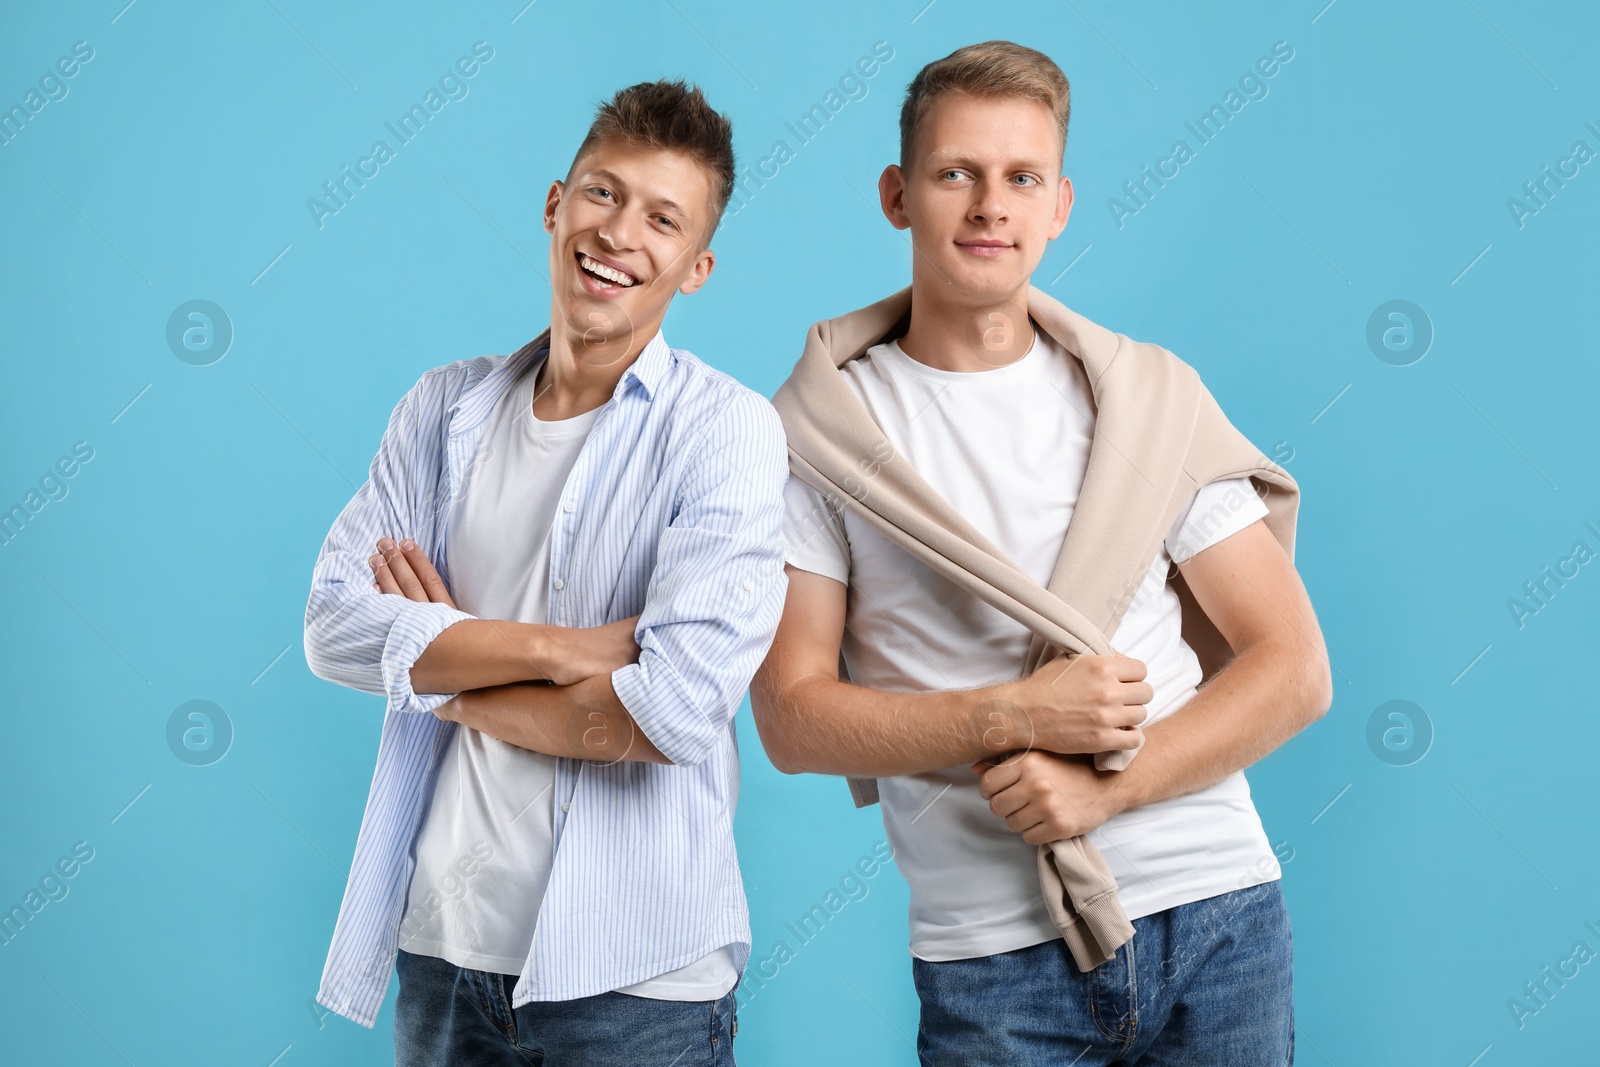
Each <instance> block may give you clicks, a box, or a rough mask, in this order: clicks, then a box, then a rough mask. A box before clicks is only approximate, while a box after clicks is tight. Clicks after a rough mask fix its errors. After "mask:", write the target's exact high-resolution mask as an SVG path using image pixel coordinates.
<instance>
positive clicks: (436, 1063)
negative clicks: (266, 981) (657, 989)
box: [394, 949, 739, 1067]
mask: <svg viewBox="0 0 1600 1067" xmlns="http://www.w3.org/2000/svg"><path fill="white" fill-rule="evenodd" d="M397 969H398V970H399V972H400V998H399V1000H398V1001H397V1002H396V1004H395V1009H394V1062H395V1064H396V1067H444V1065H446V1064H449V1065H456V1064H463V1065H468V1067H495V1065H498V1064H507V1065H515V1067H527V1065H528V1064H543V1065H544V1067H652V1065H659V1067H669V1065H670V1067H733V1035H734V1033H735V1032H736V1031H737V1030H738V1028H739V1023H738V1021H737V1020H736V1019H735V1018H734V990H732V989H730V990H729V991H728V993H727V995H726V996H724V997H722V998H721V999H720V1000H700V1001H678V1000H651V999H649V998H646V997H635V996H631V995H629V994H627V993H600V994H598V995H596V996H592V997H580V998H578V999H577V1000H559V1001H538V1000H536V1001H533V1002H532V1003H529V1004H524V1005H523V1006H522V1007H520V1008H512V1007H511V991H512V989H513V988H515V987H516V984H517V976H516V975H514V974H491V973H489V972H487V971H472V970H467V969H465V968H461V967H457V966H456V965H455V964H453V963H451V962H450V961H449V960H442V959H438V958H436V957H434V956H419V955H416V954H414V953H410V952H407V951H405V950H404V949H401V950H400V955H399V961H398V963H397ZM736 988H737V987H735V989H736Z"/></svg>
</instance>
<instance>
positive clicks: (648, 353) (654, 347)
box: [612, 329, 672, 400]
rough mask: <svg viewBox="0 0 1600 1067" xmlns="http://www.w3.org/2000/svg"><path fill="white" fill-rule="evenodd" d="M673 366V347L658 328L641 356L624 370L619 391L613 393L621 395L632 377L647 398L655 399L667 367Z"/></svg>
mask: <svg viewBox="0 0 1600 1067" xmlns="http://www.w3.org/2000/svg"><path fill="white" fill-rule="evenodd" d="M671 366H672V349H671V347H670V346H668V344H667V339H666V337H665V336H664V335H663V334H662V332H661V331H660V329H657V330H656V333H655V336H654V337H652V338H650V341H649V343H648V344H646V345H645V346H644V350H643V351H641V352H640V353H639V358H638V359H635V360H634V361H633V364H632V365H631V366H630V367H629V368H628V369H627V370H626V371H624V372H623V374H622V380H621V381H619V382H618V383H617V392H616V393H613V394H612V395H613V396H617V395H620V394H621V392H622V390H623V389H624V388H626V387H627V384H628V380H629V379H630V378H631V379H632V380H633V381H636V382H638V383H639V385H640V387H641V388H643V389H644V395H645V399H647V400H654V399H655V395H656V389H657V388H659V387H660V385H661V379H662V378H664V377H665V376H666V373H667V368H669V367H671Z"/></svg>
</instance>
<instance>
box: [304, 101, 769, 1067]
mask: <svg viewBox="0 0 1600 1067" xmlns="http://www.w3.org/2000/svg"><path fill="white" fill-rule="evenodd" d="M733 179H734V157H733V147H732V140H731V133H730V129H729V124H728V122H727V119H726V118H725V117H723V116H721V115H719V114H717V113H716V112H715V111H713V110H712V109H711V108H710V106H709V105H708V104H707V103H706V101H705V99H704V98H703V97H702V96H701V94H700V91H699V90H698V89H689V88H687V87H685V86H684V85H683V84H682V83H681V82H655V83H643V84H640V85H635V86H632V87H631V88H628V89H624V90H622V91H621V92H619V93H618V94H616V96H615V97H614V98H613V99H612V100H611V101H609V102H607V103H606V104H604V105H602V107H601V108H600V110H599V113H598V115H597V117H596V119H595V121H594V124H593V125H592V127H591V128H590V131H589V134H588V136H587V137H586V138H585V140H584V141H583V144H582V145H581V146H580V148H579V149H578V152H577V155H576V157H575V159H574V160H573V163H572V166H571V168H570V169H569V171H568V174H567V177H566V179H565V180H564V181H556V182H554V183H553V184H552V185H551V186H550V189H549V193H548V195H547V198H546V202H545V208H544V225H545V229H546V231H547V232H549V233H550V234H551V243H550V279H551V289H552V302H551V317H550V322H551V328H550V330H549V331H547V332H546V333H545V334H544V335H541V336H540V337H539V338H537V339H535V340H534V341H532V342H530V343H529V344H528V345H526V346H524V347H523V348H522V349H520V350H519V351H517V352H516V353H514V354H512V355H511V356H508V357H483V358H479V359H471V360H464V361H461V362H458V363H452V364H450V365H449V366H446V367H441V368H439V369H437V370H433V371H429V372H428V373H427V374H425V375H423V377H422V380H421V381H420V382H419V383H418V384H417V386H416V387H415V388H414V389H412V390H411V392H410V393H408V394H407V395H406V397H405V398H404V399H403V400H402V401H401V402H400V404H399V406H398V407H397V408H396V409H395V411H394V414H393V416H392V417H391V419H390V422H389V428H388V431H387V432H386V433H385V434H384V438H383V443H382V446H381V448H380V450H379V453H378V456H377V458H376V459H375V460H374V461H373V464H372V471H371V478H370V480H369V481H368V482H367V483H366V484H365V485H363V486H362V487H361V489H360V491H359V492H358V493H357V494H356V496H355V498H354V499H353V500H352V501H351V502H350V503H349V505H348V506H347V507H346V508H345V509H344V511H343V512H342V513H341V514H340V516H339V518H338V520H337V521H336V522H335V524H334V526H333V529H332V531H331V532H330V533H329V535H328V538H327V541H326V542H325V543H324V544H323V547H322V552H321V554H320V556H319V557H318V560H317V565H316V571H315V574H314V577H313V580H312V590H311V598H310V602H309V604H308V606H307V611H306V654H307V659H308V661H309V662H310V664H311V667H312V670H313V671H315V672H316V674H317V675H318V676H319V677H322V678H325V679H328V680H329V681H334V682H338V683H340V684H343V685H348V686H352V687H354V688H357V689H360V690H362V691H364V692H370V693H376V694H382V695H385V696H387V698H388V710H387V713H386V715H385V718H384V726H383V734H382V739H381V742H380V747H379V753H378V766H377V771H376V773H375V775H374V777H373V782H372V791H371V794H370V797H369V799H368V802H367V810H366V815H365V817H364V819H363V820H362V826H361V833H360V837H359V838H358V840H357V842H356V853H355V859H354V862H353V864H352V867H351V874H350V881H349V884H348V885H347V887H346V890H345V898H344V904H343V906H342V908H341V909H340V914H339V922H338V925H337V928H336V929H335V932H334V939H333V944H332V947H331V948H330V950H329V953H328V961H327V966H326V969H325V971H324V974H323V980H322V986H321V990H320V991H319V993H318V997H317V999H318V1001H319V1002H320V1003H321V1004H323V1005H325V1006H326V1007H328V1008H329V1009H331V1010H333V1011H336V1012H338V1013H340V1014H342V1015H345V1016H347V1017H349V1018H351V1019H353V1020H355V1021H356V1022H359V1023H361V1024H362V1025H365V1026H371V1025H373V1022H374V1020H375V1018H376V1015H377V1012H378V1009H379V1006H380V1004H381V1003H382V1000H383V997H384V993H385V991H386V989H387V987H388V983H389V975H390V968H391V965H392V963H393V961H394V960H395V957H396V953H397V949H398V958H399V973H400V995H399V1001H398V1003H397V1006H396V1009H395V1051H396V1061H397V1062H398V1063H400V1064H407V1065H412V1064H416V1065H421V1064H429V1065H433V1064H457V1063H459V1064H472V1065H474V1067H478V1065H483V1064H526V1063H530V1062H538V1063H544V1064H547V1065H549V1067H576V1065H596V1067H612V1065H615V1067H623V1065H627V1067H637V1065H641V1064H643V1065H651V1064H655V1065H660V1067H668V1065H669V1064H670V1065H673V1067H690V1065H708V1067H709V1065H724V1064H732V1063H733V1050H732V1044H733V1034H734V1031H735V1029H736V1027H737V1022H736V1020H735V1018H734V1007H735V1004H734V992H733V991H734V988H735V986H736V984H737V982H738V980H739V977H740V975H741V973H742V972H743V969H744V966H745V963H746V961H747V960H748V957H749V951H750V930H749V917H748V911H747V905H746V902H745V898H744V891H743V886H742V884H741V880H740V875H739V868H738V861H737V859H736V853H735V848H734V841H733V830H732V822H733V810H734V802H735V799H736V797H737V790H738V774H739V761H738V750H737V747H736V745H735V741H734V733H733V722H732V720H733V715H734V712H735V711H736V710H737V708H738V706H739V703H740V701H741V699H742V698H743V695H744V691H745V688H746V686H747V685H748V683H749V680H750V676H751V674H752V673H753V672H754V670H755V668H756V666H757V664H758V663H759V662H760V660H761V657H762V656H763V655H764V654H765V652H766V649H767V646H768V644H769V642H770V641H771V635H772V631H773V628H774V627H775V626H776V623H777V618H778V614H779V612H780V610H781V608H782V603H783V595H784V588H785V578H784V574H783V569H782V568H783V559H782V542H781V538H780V535H779V526H780V521H781V514H782V488H783V482H784V479H785V477H786V469H785V459H784V437H783V431H782V426H781V425H780V423H779V421H778V418H777V415H776V413H775V412H774V411H773V410H772V407H771V405H770V404H769V403H768V402H767V401H766V399H765V398H763V397H762V396H760V395H759V394H757V393H754V392H752V391H751V390H749V389H746V388H745V387H743V386H741V385H740V384H739V383H737V382H736V381H734V380H733V379H732V378H730V377H728V376H727V375H725V374H722V373H721V372H719V371H716V370H713V369H712V368H710V367H708V366H707V365H705V364H704V363H701V362H700V361H699V360H698V359H696V358H695V357H694V356H693V355H691V354H690V353H688V352H686V351H683V350H681V349H675V348H671V347H669V346H668V345H667V343H666V341H665V339H664V338H663V336H662V334H661V332H660V325H661V321H662V318H663V316H664V315H665V314H666V311H667V307H668V305H669V304H670V302H671V300H672V298H673V296H674V294H675V293H685V294H688V293H693V292H695V291H696V290H698V289H699V288H700V287H701V286H702V285H703V284H704V283H705V281H706V279H707V277H709V275H710V274H711V270H712V266H713V262H714V258H715V257H714V256H713V254H712V252H711V250H710V248H709V247H708V245H709V242H710V240H711V236H712V233H713V232H714V231H715V230H716V227H717V222H718V219H719V218H720V217H721V214H722V212H723V209H724V208H725V207H726V206H727V203H728V199H729V194H730V192H731V190H732V187H733ZM552 683H553V684H552Z"/></svg>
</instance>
